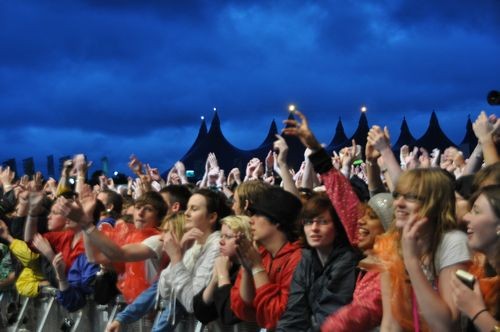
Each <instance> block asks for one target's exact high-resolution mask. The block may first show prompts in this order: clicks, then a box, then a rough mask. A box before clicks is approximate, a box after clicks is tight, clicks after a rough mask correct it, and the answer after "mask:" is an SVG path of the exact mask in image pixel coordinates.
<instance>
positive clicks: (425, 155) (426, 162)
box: [418, 148, 431, 168]
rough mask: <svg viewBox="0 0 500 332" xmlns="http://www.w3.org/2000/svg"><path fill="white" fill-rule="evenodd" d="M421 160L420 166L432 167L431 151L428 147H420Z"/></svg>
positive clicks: (419, 158)
mask: <svg viewBox="0 0 500 332" xmlns="http://www.w3.org/2000/svg"><path fill="white" fill-rule="evenodd" d="M418 161H419V162H420V167H422V168H429V167H431V159H430V158H429V152H427V150H426V149H424V148H420V157H418Z"/></svg>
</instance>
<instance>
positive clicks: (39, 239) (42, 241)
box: [32, 233, 55, 262]
mask: <svg viewBox="0 0 500 332" xmlns="http://www.w3.org/2000/svg"><path fill="white" fill-rule="evenodd" d="M32 243H33V246H34V247H35V248H36V249H38V251H39V252H40V253H41V254H42V255H43V256H45V258H47V259H48V260H49V261H50V262H52V260H53V259H54V256H55V253H54V250H52V247H51V246H50V242H49V241H48V240H47V239H46V238H44V237H43V236H41V235H40V234H38V233H36V234H35V236H34V237H33V242H32Z"/></svg>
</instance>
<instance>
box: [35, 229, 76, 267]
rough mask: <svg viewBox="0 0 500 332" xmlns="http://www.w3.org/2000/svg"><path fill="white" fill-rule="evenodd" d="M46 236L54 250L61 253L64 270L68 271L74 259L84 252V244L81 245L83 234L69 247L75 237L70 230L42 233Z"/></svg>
mask: <svg viewBox="0 0 500 332" xmlns="http://www.w3.org/2000/svg"><path fill="white" fill-rule="evenodd" d="M43 237H44V238H46V239H47V240H48V241H49V243H50V245H51V247H52V249H53V250H54V252H55V253H56V254H57V253H59V252H60V253H62V256H63V259H64V264H66V272H68V270H69V268H70V267H71V265H73V262H74V261H75V259H76V258H77V257H78V256H80V255H81V254H83V253H85V246H84V245H83V236H82V237H81V238H80V240H78V242H77V243H76V244H75V247H74V248H71V243H72V242H73V238H74V237H75V232H73V231H72V230H66V231H60V232H47V233H44V234H43Z"/></svg>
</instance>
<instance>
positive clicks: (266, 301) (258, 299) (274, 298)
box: [231, 242, 302, 329]
mask: <svg viewBox="0 0 500 332" xmlns="http://www.w3.org/2000/svg"><path fill="white" fill-rule="evenodd" d="M259 252H260V254H261V256H262V264H263V266H264V268H265V269H266V272H267V275H268V276H269V281H270V282H269V283H268V284H266V285H263V286H261V287H259V288H257V289H256V290H255V299H254V300H253V303H252V304H251V305H248V304H246V303H245V302H243V299H242V298H241V296H240V284H241V277H242V271H241V270H240V272H239V273H238V277H237V278H236V283H235V284H234V286H233V287H232V288H231V310H233V312H234V313H235V315H236V316H237V317H238V318H240V319H241V320H243V321H247V322H255V321H256V322H257V324H258V325H259V326H260V327H262V328H266V329H274V328H275V327H276V325H277V323H278V320H279V319H280V317H281V314H282V313H283V312H284V311H285V309H286V305H287V302H288V292H289V289H290V284H291V282H292V277H293V273H294V271H295V268H296V266H297V264H298V263H299V261H300V259H301V257H302V252H301V248H300V246H299V244H298V243H290V242H287V243H286V244H285V245H284V246H283V248H281V249H280V251H278V253H277V254H276V257H274V258H273V257H272V256H271V254H270V253H269V252H268V251H266V250H265V249H264V248H262V247H261V248H259Z"/></svg>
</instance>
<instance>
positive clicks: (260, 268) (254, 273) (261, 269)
mask: <svg viewBox="0 0 500 332" xmlns="http://www.w3.org/2000/svg"><path fill="white" fill-rule="evenodd" d="M261 272H266V269H264V268H263V267H258V268H254V269H252V276H254V277H255V276H256V275H257V274H259V273H261Z"/></svg>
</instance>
